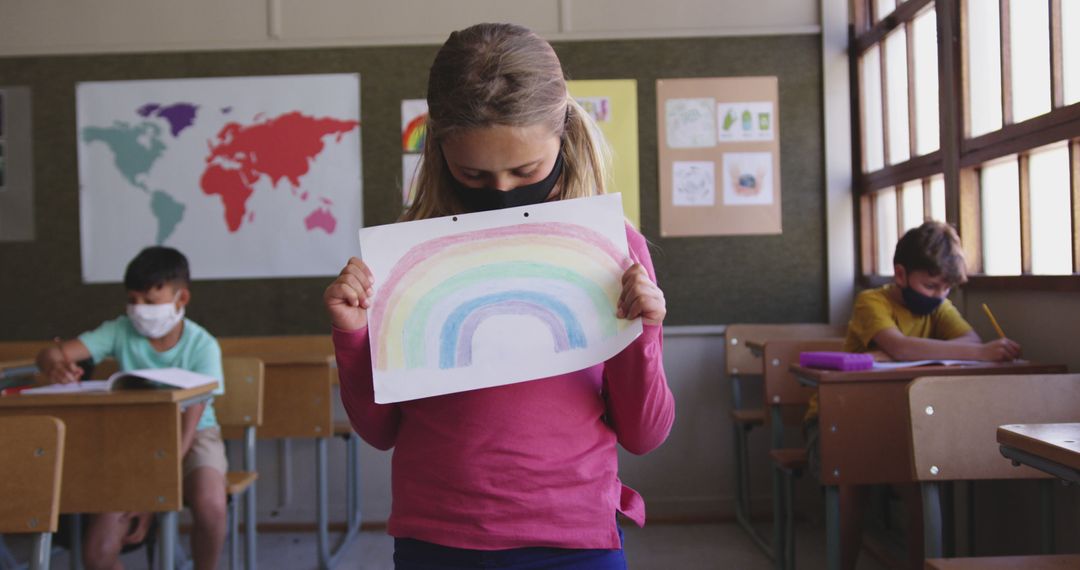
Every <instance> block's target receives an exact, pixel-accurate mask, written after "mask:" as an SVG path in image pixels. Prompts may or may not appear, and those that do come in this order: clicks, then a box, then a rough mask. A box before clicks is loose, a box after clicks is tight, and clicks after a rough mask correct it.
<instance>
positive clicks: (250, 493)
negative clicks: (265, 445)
mask: <svg viewBox="0 0 1080 570" xmlns="http://www.w3.org/2000/svg"><path fill="white" fill-rule="evenodd" d="M244 469H245V470H247V471H251V472H254V471H255V428H254V427H251V426H248V427H247V428H246V429H245V430H244ZM256 485H258V481H255V482H253V483H252V484H251V486H250V487H248V490H247V492H246V493H244V568H245V570H255V568H256V565H255V530H256V525H257V524H258V521H257V520H256V515H255V486H256ZM233 536H234V537H235V536H236V535H233ZM234 540H235V538H234Z"/></svg>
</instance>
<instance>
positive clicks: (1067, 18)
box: [1061, 0, 1080, 105]
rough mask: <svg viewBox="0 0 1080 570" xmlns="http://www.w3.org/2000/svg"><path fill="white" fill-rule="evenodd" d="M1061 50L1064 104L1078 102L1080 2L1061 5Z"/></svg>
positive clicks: (1079, 99)
mask: <svg viewBox="0 0 1080 570" xmlns="http://www.w3.org/2000/svg"><path fill="white" fill-rule="evenodd" d="M1061 23H1062V30H1061V50H1062V52H1063V53H1062V58H1061V60H1062V69H1063V72H1064V73H1063V76H1064V77H1063V80H1064V95H1065V104H1066V105H1071V104H1072V103H1078V102H1080V2H1077V1H1076V0H1072V1H1071V2H1062V3H1061Z"/></svg>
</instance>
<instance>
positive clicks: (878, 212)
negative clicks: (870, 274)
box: [874, 188, 900, 275]
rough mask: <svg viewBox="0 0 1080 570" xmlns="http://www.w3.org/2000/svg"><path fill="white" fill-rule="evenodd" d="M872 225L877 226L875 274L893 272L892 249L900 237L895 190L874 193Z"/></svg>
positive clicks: (890, 273) (889, 189)
mask: <svg viewBox="0 0 1080 570" xmlns="http://www.w3.org/2000/svg"><path fill="white" fill-rule="evenodd" d="M874 222H875V223H874V226H875V227H876V228H877V240H875V241H877V251H876V252H875V257H876V258H877V274H878V275H892V274H893V263H892V258H893V250H895V249H896V241H897V240H898V239H900V237H899V233H898V232H897V230H896V228H897V218H896V191H895V190H894V189H892V188H886V189H885V190H880V191H878V192H877V193H875V194H874Z"/></svg>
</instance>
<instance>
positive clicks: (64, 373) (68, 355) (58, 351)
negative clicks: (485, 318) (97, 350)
mask: <svg viewBox="0 0 1080 570" xmlns="http://www.w3.org/2000/svg"><path fill="white" fill-rule="evenodd" d="M87 358H90V349H88V348H86V345H85V344H83V343H82V341H81V340H79V339H77V338H73V339H71V340H65V341H60V342H57V343H55V344H53V345H51V346H49V347H48V348H43V349H42V350H41V352H38V355H37V366H38V369H39V370H41V373H42V374H43V375H44V376H45V377H46V378H48V379H49V382H51V383H53V384H69V383H72V382H78V381H79V379H80V378H82V375H83V369H82V368H81V367H79V365H78V364H76V362H80V361H83V360H86V359H87Z"/></svg>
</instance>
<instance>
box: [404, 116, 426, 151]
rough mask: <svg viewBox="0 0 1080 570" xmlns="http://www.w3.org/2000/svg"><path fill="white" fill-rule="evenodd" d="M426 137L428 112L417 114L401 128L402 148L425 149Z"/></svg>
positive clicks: (406, 149)
mask: <svg viewBox="0 0 1080 570" xmlns="http://www.w3.org/2000/svg"><path fill="white" fill-rule="evenodd" d="M425 137H427V113H424V114H422V115H417V116H416V117H414V118H413V119H412V120H410V121H409V123H408V124H407V125H405V128H404V129H402V130H401V150H403V151H405V152H421V151H423V150H424V138H425Z"/></svg>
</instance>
